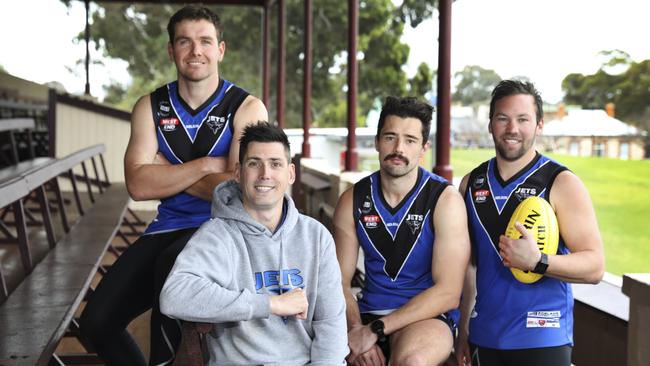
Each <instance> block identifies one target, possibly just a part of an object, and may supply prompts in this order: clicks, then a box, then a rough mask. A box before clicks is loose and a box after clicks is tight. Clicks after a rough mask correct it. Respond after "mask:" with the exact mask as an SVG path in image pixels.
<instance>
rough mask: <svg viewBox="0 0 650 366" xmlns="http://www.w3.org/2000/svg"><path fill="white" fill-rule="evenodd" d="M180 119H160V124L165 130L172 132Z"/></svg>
mask: <svg viewBox="0 0 650 366" xmlns="http://www.w3.org/2000/svg"><path fill="white" fill-rule="evenodd" d="M179 123H180V121H179V120H178V118H163V119H161V120H160V125H161V126H162V129H163V131H167V132H171V131H174V130H175V129H176V126H178V124H179Z"/></svg>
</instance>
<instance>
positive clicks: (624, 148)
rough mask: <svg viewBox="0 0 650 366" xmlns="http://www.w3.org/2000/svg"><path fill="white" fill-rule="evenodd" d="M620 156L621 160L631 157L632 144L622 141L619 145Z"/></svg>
mask: <svg viewBox="0 0 650 366" xmlns="http://www.w3.org/2000/svg"><path fill="white" fill-rule="evenodd" d="M618 158H619V159H621V160H627V159H629V158H630V144H629V143H627V142H621V144H620V145H619V147H618Z"/></svg>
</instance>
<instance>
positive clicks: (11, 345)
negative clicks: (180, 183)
mask: <svg viewBox="0 0 650 366" xmlns="http://www.w3.org/2000/svg"><path fill="white" fill-rule="evenodd" d="M128 200H129V196H128V193H127V190H126V186H125V185H124V184H112V185H111V186H109V187H107V190H106V192H105V193H104V195H103V196H102V199H101V200H98V201H97V203H96V204H95V205H93V206H92V207H91V208H90V209H88V210H87V212H86V213H85V215H84V216H83V217H82V218H81V220H79V221H78V222H77V223H76V224H75V225H74V226H73V227H72V228H71V230H70V232H68V233H67V234H66V235H65V237H63V238H62V239H61V240H60V241H59V242H58V243H57V245H56V247H55V248H54V249H52V250H51V251H50V252H49V253H48V254H47V256H46V257H45V258H44V259H43V261H41V262H40V263H39V264H38V265H37V266H36V267H35V268H34V270H33V271H32V273H31V274H30V275H29V276H28V277H26V278H25V279H24V280H23V282H22V283H21V284H20V285H19V286H18V287H17V288H16V290H15V291H14V292H13V293H12V294H11V296H9V298H8V299H7V301H6V302H5V303H4V304H2V305H1V306H0V365H2V366H9V365H48V364H49V362H50V359H51V357H52V355H53V353H54V350H55V349H56V346H57V345H58V343H59V340H60V339H61V337H62V336H63V335H64V334H65V332H66V330H67V328H68V325H69V324H70V321H71V320H72V319H73V316H74V313H75V311H76V309H77V308H78V307H79V304H80V303H81V301H82V300H83V298H84V296H85V294H86V291H87V289H88V288H89V285H90V281H91V280H92V278H93V276H94V274H95V272H96V271H97V268H98V266H99V264H100V260H101V258H102V256H103V254H104V253H105V252H106V250H107V248H108V246H109V245H110V242H111V240H112V238H113V237H114V236H115V234H116V232H117V231H118V230H119V227H120V224H121V222H122V219H123V217H124V214H125V212H126V207H127V204H128Z"/></svg>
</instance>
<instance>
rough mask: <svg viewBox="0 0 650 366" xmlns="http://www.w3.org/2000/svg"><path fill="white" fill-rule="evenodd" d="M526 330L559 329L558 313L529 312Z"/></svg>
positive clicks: (557, 311)
mask: <svg viewBox="0 0 650 366" xmlns="http://www.w3.org/2000/svg"><path fill="white" fill-rule="evenodd" d="M527 315H528V316H527V317H526V328H559V327H560V316H561V314H560V311H559V310H556V311H529V312H528V314H527Z"/></svg>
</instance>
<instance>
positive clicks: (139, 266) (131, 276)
mask: <svg viewBox="0 0 650 366" xmlns="http://www.w3.org/2000/svg"><path fill="white" fill-rule="evenodd" d="M167 31H168V33H169V43H168V45H167V51H168V54H169V57H170V59H171V60H172V61H173V62H174V64H175V66H176V70H177V78H178V79H177V81H174V82H171V83H169V84H167V85H164V86H162V87H160V88H158V89H157V90H155V91H154V92H153V93H151V94H150V95H145V96H143V97H142V98H140V100H138V102H137V103H136V105H135V107H134V108H133V113H132V122H131V137H130V139H129V144H128V147H127V149H126V153H125V156H124V172H125V178H126V185H127V188H128V190H129V193H130V195H131V197H132V198H133V199H134V200H136V201H140V200H153V199H159V200H161V203H160V205H159V206H158V215H157V216H156V219H155V220H154V221H153V222H152V223H151V224H150V225H149V226H148V227H147V229H146V230H145V233H144V235H142V236H141V237H140V238H138V240H136V242H135V243H133V245H131V246H129V248H128V249H127V250H126V251H125V252H124V253H123V254H122V255H121V256H120V257H119V258H118V260H117V261H116V262H115V263H114V264H113V265H112V267H111V269H110V270H109V271H108V273H107V274H106V275H105V276H104V277H103V279H102V281H101V282H100V283H99V285H98V287H97V289H96V290H95V291H94V293H93V295H92V297H91V298H90V301H89V302H88V304H87V306H86V308H85V310H84V312H83V315H82V317H81V328H80V329H81V333H82V335H83V336H85V337H86V339H87V340H88V341H89V342H90V343H91V344H92V345H93V347H94V349H95V350H96V351H97V354H98V355H99V356H100V357H101V358H102V360H103V361H104V362H105V363H106V365H119V366H124V365H129V366H140V365H146V364H147V362H146V361H145V357H144V355H143V354H142V352H141V351H140V349H139V348H138V346H137V344H136V343H135V342H134V340H133V339H132V337H131V336H130V335H129V333H128V332H127V330H126V326H127V325H128V324H129V323H130V322H131V320H133V319H135V318H136V317H137V316H139V315H140V314H142V313H144V312H145V311H146V310H148V309H150V308H151V309H152V312H151V340H150V345H151V346H150V357H149V365H169V364H171V363H172V362H173V360H174V357H175V351H176V348H177V347H178V344H179V343H180V336H181V330H180V326H179V323H178V322H177V321H175V320H173V319H170V318H168V317H166V316H163V315H162V314H160V310H159V305H158V303H159V301H158V298H159V294H160V290H161V288H162V286H163V284H164V282H165V279H166V278H167V274H168V273H169V271H170V269H171V267H172V265H173V264H174V260H175V259H176V256H177V255H178V253H179V252H180V251H181V250H182V249H183V247H184V246H185V244H186V243H187V241H188V240H189V238H190V237H191V236H192V234H194V232H195V231H196V230H197V229H198V227H199V226H200V225H201V224H202V223H204V222H205V221H207V220H208V219H209V218H210V201H211V199H212V191H213V190H214V187H216V186H217V184H219V183H220V182H222V181H225V180H229V179H231V178H232V176H233V175H232V172H233V170H234V167H235V164H236V162H237V157H238V152H239V144H238V143H236V141H237V140H238V139H239V136H240V135H241V131H242V130H243V128H244V126H245V125H246V124H247V123H250V122H253V121H259V120H266V119H267V118H268V116H267V112H266V108H265V107H264V105H263V104H262V102H261V101H260V100H259V99H257V98H255V97H253V96H251V95H249V94H248V93H247V92H246V91H244V90H243V89H241V88H239V87H237V86H236V85H234V84H233V83H231V82H229V81H227V80H224V79H222V78H221V77H220V76H219V67H218V66H219V63H220V62H221V61H222V60H223V57H224V53H225V48H226V46H225V43H224V41H223V39H222V37H221V31H222V27H221V21H220V19H219V17H218V16H217V15H216V14H215V13H213V12H212V11H211V10H209V9H207V8H204V7H198V6H187V7H184V8H182V9H180V10H179V11H178V12H176V13H175V14H174V15H173V16H172V17H171V19H170V20H169V24H168V26H167ZM233 139H234V140H235V143H231V141H232V140H233Z"/></svg>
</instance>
